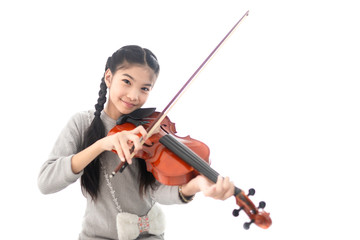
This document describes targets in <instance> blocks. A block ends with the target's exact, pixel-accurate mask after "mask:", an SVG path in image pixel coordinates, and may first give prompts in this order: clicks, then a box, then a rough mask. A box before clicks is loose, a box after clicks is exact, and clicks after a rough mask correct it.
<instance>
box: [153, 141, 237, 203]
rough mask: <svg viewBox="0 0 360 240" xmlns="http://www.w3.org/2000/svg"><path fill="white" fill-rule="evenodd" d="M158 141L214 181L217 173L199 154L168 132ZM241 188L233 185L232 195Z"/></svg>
mask: <svg viewBox="0 0 360 240" xmlns="http://www.w3.org/2000/svg"><path fill="white" fill-rule="evenodd" d="M159 142H160V143H161V144H162V145H164V146H165V147H166V148H168V149H169V150H170V151H171V152H173V153H174V154H175V155H177V156H178V157H179V158H181V159H182V160H183V161H184V162H186V163H187V164H189V165H190V166H192V167H193V168H194V169H195V170H196V171H198V172H199V173H201V174H202V175H204V176H205V177H207V178H208V179H209V180H210V181H212V182H214V183H216V182H217V178H218V176H219V173H218V172H217V171H215V170H214V169H213V168H211V167H210V165H209V164H207V162H206V161H204V160H203V159H202V158H201V157H199V155H197V154H196V153H195V152H193V151H192V150H191V149H190V148H188V147H187V146H186V145H185V144H183V143H182V142H179V141H178V140H176V138H174V137H173V136H172V135H170V134H166V135H165V136H163V137H162V138H160V140H159ZM241 191H242V190H241V189H239V188H237V187H235V192H234V195H235V196H236V195H237V194H239V193H240V192H241Z"/></svg>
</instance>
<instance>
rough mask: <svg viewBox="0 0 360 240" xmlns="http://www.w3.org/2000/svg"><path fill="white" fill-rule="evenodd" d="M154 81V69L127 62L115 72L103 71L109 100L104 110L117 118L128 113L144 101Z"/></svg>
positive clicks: (113, 117)
mask: <svg viewBox="0 0 360 240" xmlns="http://www.w3.org/2000/svg"><path fill="white" fill-rule="evenodd" d="M155 81H156V75H155V73H154V71H153V70H152V69H151V68H149V67H148V66H143V65H135V64H131V65H130V64H129V65H126V66H125V67H121V68H119V69H118V70H117V71H116V72H115V73H112V72H111V71H110V69H108V70H107V71H106V72H105V83H106V86H107V87H108V89H109V100H108V102H107V104H106V106H105V112H106V114H107V115H109V116H110V117H111V118H112V119H115V120H117V119H118V118H119V117H120V116H121V115H123V114H129V113H131V112H133V111H134V110H136V109H138V108H140V107H141V106H142V105H144V103H145V102H146V100H147V98H148V96H149V93H150V91H151V89H152V87H153V86H154V84H155Z"/></svg>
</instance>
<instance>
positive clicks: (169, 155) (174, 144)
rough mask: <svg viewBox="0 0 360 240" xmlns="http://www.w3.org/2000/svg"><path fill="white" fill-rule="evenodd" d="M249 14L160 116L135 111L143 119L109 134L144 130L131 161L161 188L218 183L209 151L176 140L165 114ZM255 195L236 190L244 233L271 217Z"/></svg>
mask: <svg viewBox="0 0 360 240" xmlns="http://www.w3.org/2000/svg"><path fill="white" fill-rule="evenodd" d="M248 12H249V11H247V12H246V13H245V15H244V16H243V17H242V18H241V19H240V20H239V21H238V22H237V23H236V24H235V26H234V27H233V28H232V29H231V30H230V32H229V33H228V34H227V35H226V36H225V37H224V39H223V40H222V41H221V42H220V43H219V44H218V45H217V47H216V48H215V49H214V50H213V51H212V52H211V54H210V55H209V56H208V57H207V58H206V60H205V61H204V62H203V63H202V64H201V65H200V67H199V68H198V69H197V70H196V71H195V73H194V74H193V75H192V76H191V77H190V79H189V80H188V81H187V82H186V83H185V85H184V86H183V87H182V88H181V89H180V91H179V92H178V93H177V94H176V95H175V97H174V98H173V99H172V100H171V101H170V103H169V104H168V105H167V106H166V107H165V109H164V110H163V111H162V112H155V109H152V110H148V109H138V110H136V111H145V112H147V113H146V114H145V116H142V117H141V119H136V117H135V119H132V121H125V122H122V123H120V124H118V125H116V126H115V127H114V128H113V129H112V130H110V132H109V134H108V135H112V134H115V133H117V132H121V131H129V130H132V129H134V128H136V125H135V124H134V122H136V123H137V124H141V125H143V126H144V127H145V129H146V131H147V132H148V134H147V139H141V144H142V145H143V148H142V150H141V151H139V152H138V153H136V154H134V153H133V154H132V155H131V157H137V158H141V159H144V160H145V161H146V166H147V170H148V171H149V172H151V173H152V174H153V175H154V177H155V178H156V179H157V180H158V181H159V182H161V183H162V184H165V185H175V186H179V185H183V184H185V183H187V182H189V181H190V180H191V179H192V178H194V177H195V176H197V175H198V174H202V175H204V176H205V177H207V178H208V179H209V180H211V181H212V182H214V183H216V182H217V178H218V176H219V173H217V172H216V171H215V170H214V169H213V168H211V167H210V162H209V155H210V150H209V147H208V146H207V145H206V144H204V143H203V142H201V141H198V140H195V139H192V138H190V136H187V137H179V136H176V128H175V123H173V122H171V121H170V119H169V118H168V117H167V113H168V112H169V110H170V109H171V107H172V106H173V105H174V103H175V102H176V101H177V100H178V99H179V97H180V96H181V94H182V93H183V92H184V90H185V89H186V88H187V87H188V85H189V83H190V82H191V81H192V80H193V79H194V77H195V76H196V75H197V74H198V72H199V71H200V70H201V69H202V68H203V66H204V65H205V64H206V63H207V62H208V60H209V59H210V58H211V57H212V56H213V54H214V53H215V52H216V51H217V49H218V48H219V47H220V46H221V45H222V43H223V42H224V41H225V40H226V39H227V37H228V36H229V35H230V34H231V32H232V31H233V30H234V29H235V28H236V27H237V25H238V24H239V23H240V22H241V21H242V20H243V18H244V17H245V16H247V15H248ZM130 115H131V114H130ZM135 115H136V114H135ZM140 115H142V114H140ZM126 117H128V116H126ZM129 117H130V116H129ZM130 119H131V118H130ZM134 120H135V121H134ZM157 129H159V130H158V132H156V133H155V130H157ZM126 166H127V162H125V163H124V162H121V163H120V164H119V165H118V167H117V168H116V169H115V170H114V172H112V176H114V175H115V174H116V172H118V171H120V172H122V171H123V170H124V169H125V168H126ZM254 194H255V190H254V189H250V190H249V193H248V194H245V193H244V191H243V190H241V189H240V188H237V187H235V191H234V196H235V198H236V204H237V205H238V206H239V209H235V210H234V211H233V215H234V216H235V217H236V216H238V215H239V212H240V211H241V210H243V211H244V212H245V213H246V214H247V215H248V217H249V218H250V222H247V223H245V224H244V228H245V229H249V227H250V225H251V224H252V223H255V225H257V226H259V227H261V228H264V229H267V228H268V227H270V225H271V223H272V221H271V218H270V214H269V213H267V212H265V211H263V210H262V209H263V208H264V207H265V205H266V204H265V202H260V203H259V206H258V207H256V206H255V205H254V204H253V203H252V201H251V200H250V199H249V197H248V196H251V195H254Z"/></svg>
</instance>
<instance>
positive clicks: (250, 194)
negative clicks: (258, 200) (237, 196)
mask: <svg viewBox="0 0 360 240" xmlns="http://www.w3.org/2000/svg"><path fill="white" fill-rule="evenodd" d="M247 195H248V196H254V195H255V189H253V188H250V189H249V192H248V194H247Z"/></svg>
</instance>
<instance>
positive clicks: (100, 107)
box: [94, 77, 107, 117]
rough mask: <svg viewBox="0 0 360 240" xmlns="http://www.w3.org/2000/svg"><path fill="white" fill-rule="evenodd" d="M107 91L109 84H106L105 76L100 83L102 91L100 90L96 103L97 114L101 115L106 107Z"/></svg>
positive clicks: (97, 115)
mask: <svg viewBox="0 0 360 240" xmlns="http://www.w3.org/2000/svg"><path fill="white" fill-rule="evenodd" d="M106 92H107V86H106V84H105V80H104V77H103V78H102V79H101V83H100V91H99V98H98V101H97V104H95V110H96V111H95V113H94V114H95V116H96V117H100V114H101V111H102V110H103V109H104V104H105V102H106Z"/></svg>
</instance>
